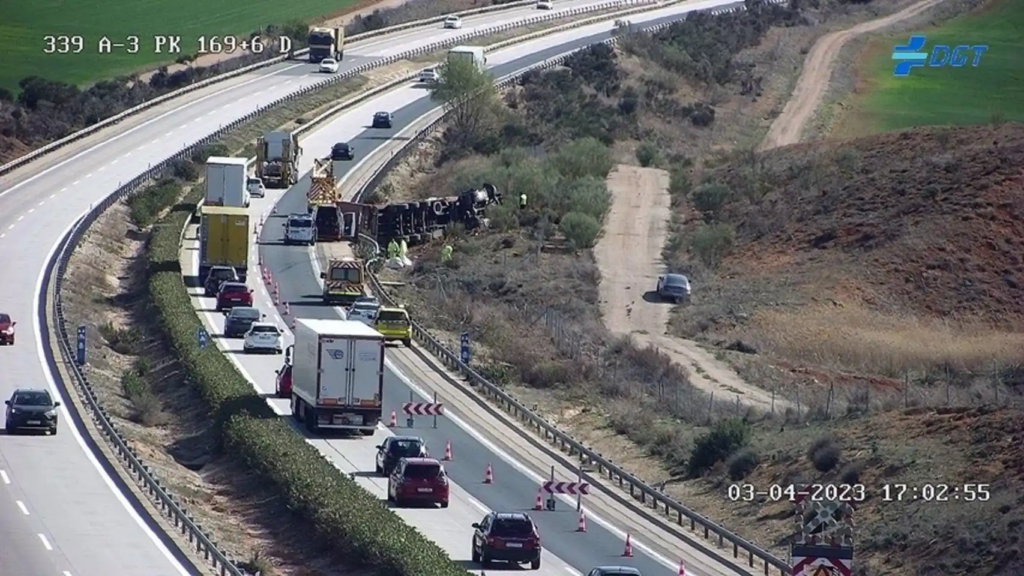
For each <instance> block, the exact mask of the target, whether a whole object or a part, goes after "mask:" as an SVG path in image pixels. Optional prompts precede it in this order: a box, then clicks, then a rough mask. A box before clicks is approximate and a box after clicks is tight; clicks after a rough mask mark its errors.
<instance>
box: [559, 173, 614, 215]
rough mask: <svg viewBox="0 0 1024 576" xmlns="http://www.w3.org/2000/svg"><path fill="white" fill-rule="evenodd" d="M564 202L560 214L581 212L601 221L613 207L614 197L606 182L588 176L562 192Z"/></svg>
mask: <svg viewBox="0 0 1024 576" xmlns="http://www.w3.org/2000/svg"><path fill="white" fill-rule="evenodd" d="M561 198H562V200H563V203H562V205H561V206H560V207H559V208H560V209H559V210H558V213H559V214H568V213H569V212H580V213H582V214H586V215H587V216H591V217H593V218H594V219H595V220H598V221H600V220H601V219H603V218H604V215H605V214H606V213H607V212H608V208H610V207H611V203H612V195H611V193H610V192H608V185H607V184H606V183H605V181H604V180H601V179H599V178H595V177H593V176H587V177H585V178H580V179H579V180H576V181H575V182H573V183H572V184H570V185H569V187H568V188H566V189H565V190H563V191H562V192H561Z"/></svg>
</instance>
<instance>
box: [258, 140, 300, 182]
mask: <svg viewBox="0 0 1024 576" xmlns="http://www.w3.org/2000/svg"><path fill="white" fill-rule="evenodd" d="M301 155H302V148H300V147H299V139H298V137H297V136H295V135H294V134H292V133H291V132H287V131H284V130H275V131H271V132H266V133H264V134H263V135H262V136H260V137H259V138H257V139H256V177H257V178H259V179H260V180H261V181H263V185H264V186H266V187H267V188H288V187H289V186H293V185H295V184H296V183H297V182H298V181H299V156H301Z"/></svg>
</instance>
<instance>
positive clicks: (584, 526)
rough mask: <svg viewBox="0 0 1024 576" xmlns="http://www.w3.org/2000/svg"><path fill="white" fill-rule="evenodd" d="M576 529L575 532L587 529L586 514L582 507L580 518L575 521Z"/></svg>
mask: <svg viewBox="0 0 1024 576" xmlns="http://www.w3.org/2000/svg"><path fill="white" fill-rule="evenodd" d="M576 531H577V532H586V531H587V515H586V513H584V512H583V509H582V508H581V509H580V519H579V520H578V521H577V522H576Z"/></svg>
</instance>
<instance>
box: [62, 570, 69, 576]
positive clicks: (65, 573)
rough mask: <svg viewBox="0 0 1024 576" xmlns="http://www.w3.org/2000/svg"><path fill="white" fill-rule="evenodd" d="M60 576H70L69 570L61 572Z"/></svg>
mask: <svg viewBox="0 0 1024 576" xmlns="http://www.w3.org/2000/svg"><path fill="white" fill-rule="evenodd" d="M61 576H71V572H68V571H67V570H65V571H64V572H62V573H61Z"/></svg>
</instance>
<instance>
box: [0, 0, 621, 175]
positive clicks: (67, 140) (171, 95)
mask: <svg viewBox="0 0 1024 576" xmlns="http://www.w3.org/2000/svg"><path fill="white" fill-rule="evenodd" d="M628 3H630V2H628V1H625V0H624V1H622V2H619V3H618V4H619V5H622V4H628ZM533 4H535V0H520V1H518V2H510V3H508V4H501V5H497V6H487V7H485V8H474V9H473V10H464V11H462V12H456V13H455V14H457V15H459V16H460V17H467V16H476V15H480V14H488V13H491V12H501V11H505V10H514V9H517V8H525V7H528V6H532V5H533ZM585 8H587V7H581V8H580V9H585ZM590 11H593V10H590ZM565 12H566V11H564V10H562V11H561V14H563V15H564V13H565ZM447 16H448V15H444V16H436V17H433V18H425V19H423V20H417V21H415V22H407V23H405V24H397V25H395V26H389V27H387V28H381V29H380V30H372V31H370V32H363V33H361V34H354V35H352V36H349V37H348V38H347V39H346V44H348V43H350V42H359V41H361V40H366V39H368V38H375V37H378V36H384V35H387V34H391V33H394V32H399V31H401V30H409V29H411V28H419V27H421V26H428V25H431V24H440V23H441V22H443V21H444V19H445V18H447ZM562 17H564V16H562ZM492 33H493V32H489V34H492ZM308 52H309V49H308V48H302V49H300V50H295V51H294V52H293V53H292V56H288V55H284V56H278V57H275V58H270V59H267V60H264V61H263V62H257V63H255V64H251V65H249V66H244V67H242V68H239V69H237V70H232V71H231V72H225V73H224V74H218V75H217V76H214V77H213V78H207V79H206V80H201V81H199V82H196V83H195V84H192V85H189V86H185V87H184V88H179V89H177V90H174V91H172V92H168V93H167V94H164V95H162V96H157V97H156V98H153V99H152V100H147V101H146V102H143V103H142V104H139V105H138V106H134V107H132V108H129V109H128V110H125V111H124V112H121V113H119V114H116V115H114V116H111V117H110V118H107V119H106V120H103V121H101V122H97V123H96V124H93V125H92V126H89V127H87V128H83V129H82V130H79V131H77V132H75V133H73V134H69V135H68V136H65V137H63V138H61V139H59V140H57V141H55V142H51V143H50V144H47V145H46V146H43V147H41V148H39V149H37V150H33V151H32V152H29V153H28V154H25V155H24V156H21V157H19V158H15V159H14V160H12V161H10V162H8V163H7V164H3V165H0V176H2V175H4V174H7V173H8V172H11V171H12V170H15V169H17V168H20V167H22V166H24V165H26V164H28V163H30V162H33V161H35V160H37V159H38V158H40V157H42V156H45V155H46V154H49V153H50V152H53V151H54V150H57V149H60V148H63V147H64V146H67V145H68V144H71V143H73V142H76V141H78V140H81V139H82V138H85V137H87V136H89V135H91V134H95V133H96V132H98V131H100V130H103V129H105V128H109V127H111V126H113V125H115V124H117V123H119V122H121V121H122V120H125V119H126V118H128V117H130V116H134V115H136V114H138V113H139V112H142V111H144V110H147V109H149V108H152V107H153V106H158V105H160V104H163V103H165V102H168V101H170V100H173V99H175V98H177V97H179V96H182V95H183V94H187V93H189V92H194V91H196V90H201V89H203V88H206V87H208V86H211V85H213V84H216V83H218V82H223V81H225V80H230V79H231V78H235V77H237V76H241V75H243V74H247V73H249V72H252V71H254V70H259V69H260V68H266V67H268V66H273V65H275V64H279V63H281V62H285V61H287V60H289V58H294V57H295V56H304V55H305V54H307V53H308Z"/></svg>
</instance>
